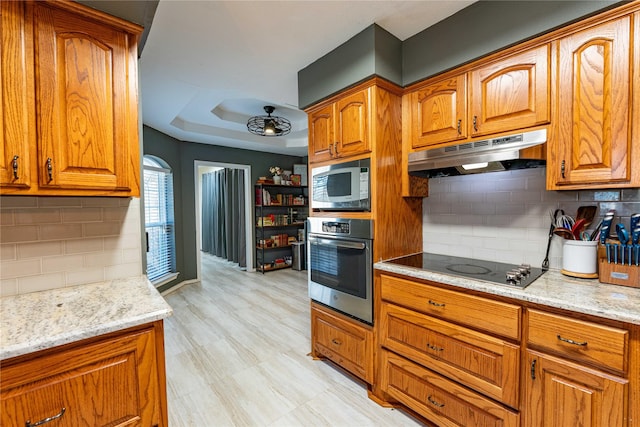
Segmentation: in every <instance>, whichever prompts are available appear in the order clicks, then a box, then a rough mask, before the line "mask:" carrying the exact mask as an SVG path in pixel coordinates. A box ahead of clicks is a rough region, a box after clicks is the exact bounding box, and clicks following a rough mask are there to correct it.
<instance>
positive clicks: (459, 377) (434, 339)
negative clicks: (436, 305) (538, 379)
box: [380, 302, 520, 408]
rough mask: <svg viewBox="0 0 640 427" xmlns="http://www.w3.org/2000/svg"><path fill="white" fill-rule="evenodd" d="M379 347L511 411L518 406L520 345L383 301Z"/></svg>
mask: <svg viewBox="0 0 640 427" xmlns="http://www.w3.org/2000/svg"><path fill="white" fill-rule="evenodd" d="M380 344H381V345H382V346H384V347H386V348H388V349H390V350H393V351H394V352H396V353H398V354H400V355H402V356H404V357H407V358H408V359H411V360H413V361H415V362H418V363H420V364H421V365H423V366H426V367H429V368H430V369H432V370H434V371H437V372H439V373H440V374H442V375H445V376H447V377H449V378H451V379H453V380H455V381H457V382H460V383H462V384H465V385H466V386H468V387H470V388H472V389H474V390H476V391H478V392H481V393H483V394H485V395H487V396H489V397H492V398H494V399H496V400H499V401H501V402H503V403H505V404H507V405H509V406H511V407H512V408H518V406H519V393H518V391H519V384H520V381H519V377H520V374H519V372H520V348H519V346H517V345H515V344H511V343H508V342H506V341H503V340H500V339H498V338H495V337H492V336H490V335H486V334H482V333H479V332H475V331H473V330H470V329H467V328H463V327H461V326H458V325H454V324H452V323H449V322H445V321H442V320H438V319H434V318H432V317H429V316H425V315H421V314H418V313H416V312H413V311H410V310H407V309H403V308H401V307H397V306H394V305H391V304H387V303H384V302H383V303H382V304H381V320H380Z"/></svg>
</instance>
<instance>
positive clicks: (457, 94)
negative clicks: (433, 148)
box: [409, 74, 467, 148]
mask: <svg viewBox="0 0 640 427" xmlns="http://www.w3.org/2000/svg"><path fill="white" fill-rule="evenodd" d="M466 90H467V79H466V74H463V75H459V76H456V77H451V78H449V79H446V80H441V81H438V82H435V83H433V84H429V85H428V86H426V87H424V88H422V89H419V90H417V91H415V92H412V93H411V94H409V96H410V103H411V126H412V129H411V133H412V134H413V138H412V140H411V144H412V147H413V148H420V147H425V146H429V145H435V144H440V143H443V142H449V141H455V140H458V139H465V138H466V137H467V108H466V102H467V94H466Z"/></svg>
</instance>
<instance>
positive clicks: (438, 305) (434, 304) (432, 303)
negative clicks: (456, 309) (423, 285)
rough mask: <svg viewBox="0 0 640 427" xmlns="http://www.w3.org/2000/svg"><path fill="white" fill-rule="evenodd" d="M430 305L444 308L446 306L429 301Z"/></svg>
mask: <svg viewBox="0 0 640 427" xmlns="http://www.w3.org/2000/svg"><path fill="white" fill-rule="evenodd" d="M429 304H431V305H433V306H436V307H444V306H445V305H444V304H440V303H439V302H435V301H431V300H429Z"/></svg>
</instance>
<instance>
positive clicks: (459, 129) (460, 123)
mask: <svg viewBox="0 0 640 427" xmlns="http://www.w3.org/2000/svg"><path fill="white" fill-rule="evenodd" d="M457 128H458V135H462V120H461V119H458V126H457Z"/></svg>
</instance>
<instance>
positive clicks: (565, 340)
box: [558, 334, 587, 347]
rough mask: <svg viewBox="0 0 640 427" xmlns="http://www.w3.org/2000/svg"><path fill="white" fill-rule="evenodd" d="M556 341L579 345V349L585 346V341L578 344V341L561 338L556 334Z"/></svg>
mask: <svg viewBox="0 0 640 427" xmlns="http://www.w3.org/2000/svg"><path fill="white" fill-rule="evenodd" d="M558 339H559V340H560V341H562V342H566V343H568V344H573V345H579V346H580V347H584V346H586V345H587V342H586V341H582V342H578V341H574V340H570V339H569V338H563V337H562V336H560V334H558Z"/></svg>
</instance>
